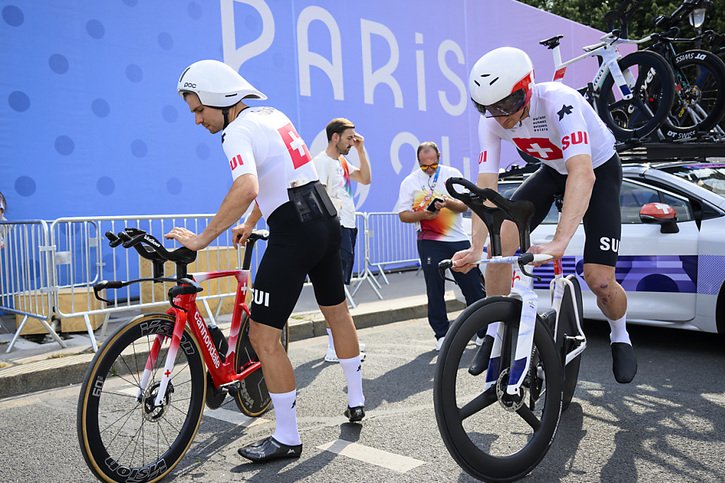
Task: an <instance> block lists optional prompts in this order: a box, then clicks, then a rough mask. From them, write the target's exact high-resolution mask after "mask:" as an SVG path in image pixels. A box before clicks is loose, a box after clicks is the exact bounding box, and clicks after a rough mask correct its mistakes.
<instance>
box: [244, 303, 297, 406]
mask: <svg viewBox="0 0 725 483" xmlns="http://www.w3.org/2000/svg"><path fill="white" fill-rule="evenodd" d="M281 343H282V346H283V347H284V350H285V351H286V350H287V349H288V347H289V325H288V324H285V325H284V327H283V328H282V335H281ZM235 359H236V360H235V362H234V367H235V368H236V370H237V372H239V371H240V369H241V367H242V366H244V365H245V364H247V363H248V362H249V361H257V360H259V358H258V357H257V353H256V352H254V348H253V347H252V343H251V342H250V340H249V316H248V315H247V314H246V313H243V314H242V325H241V329H240V330H239V337H238V338H237V347H236V351H235ZM234 401H235V402H236V404H237V407H238V408H239V410H240V411H241V412H242V413H244V414H245V415H246V416H249V417H253V418H255V417H257V416H261V415H262V414H264V412H265V411H267V410H268V409H269V407H270V405H271V404H272V398H271V397H270V396H269V391H268V390H267V384H266V383H265V382H264V373H263V372H262V369H261V368H260V369H258V370H256V371H254V372H253V373H251V374H249V375H248V376H247V377H245V378H244V379H243V380H242V381H240V383H239V389H238V390H237V392H236V393H235V394H234Z"/></svg>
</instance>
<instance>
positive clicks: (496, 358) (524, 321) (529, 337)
mask: <svg viewBox="0 0 725 483" xmlns="http://www.w3.org/2000/svg"><path fill="white" fill-rule="evenodd" d="M550 259H551V257H550V256H549V255H536V256H535V258H534V262H535V263H537V262H542V261H547V260H550ZM518 262H519V257H518V256H510V257H492V258H490V259H484V260H481V261H480V263H483V264H485V263H496V264H510V265H512V266H513V268H514V272H513V276H512V279H511V280H512V282H511V283H512V288H511V293H512V295H511V296H515V297H518V298H520V299H521V301H522V307H521V319H520V323H519V331H518V338H517V339H516V352H515V356H514V363H513V364H512V367H511V372H510V373H509V380H508V386H507V388H506V392H507V393H508V394H510V395H513V394H518V391H519V388H520V387H521V384H522V383H523V382H524V379H525V376H526V373H527V371H528V370H529V365H530V359H531V351H532V349H533V344H534V326H535V324H536V315H537V306H538V296H537V295H536V292H535V291H534V279H533V277H530V276H528V275H526V274H525V273H524V272H523V271H521V270H519V269H518V268H516V265H517V264H518ZM567 286H569V288H570V289H571V291H572V294H573V293H574V287H573V284H572V283H571V282H570V281H569V280H567V279H566V278H565V277H564V271H563V267H562V263H561V260H560V259H558V260H554V279H553V280H552V281H551V284H550V291H551V296H552V305H551V306H552V308H553V309H554V311H555V312H556V324H555V326H554V334H553V338H554V340H556V339H557V335H558V331H559V320H560V316H561V304H562V302H563V299H564V290H565V288H566V287H567ZM571 303H572V309H573V313H574V314H575V320H576V327H577V331H578V332H579V335H578V336H575V337H577V338H578V340H579V341H580V343H579V344H578V345H577V347H575V348H574V349H573V350H571V351H570V352H568V353H567V354H566V357H565V360H564V361H563V362H564V365H566V364H569V362H571V361H572V360H573V359H574V358H576V357H577V356H578V355H579V354H581V353H582V352H583V351H584V350H585V349H586V346H587V343H586V336H585V335H584V331H583V330H582V327H581V320H580V319H581V314H580V313H579V309H578V308H577V306H576V301H575V300H574V298H573V297H572V298H571ZM497 325H498V327H497V329H496V330H497V336H496V338H495V340H494V343H493V348H492V350H491V356H490V358H489V364H488V371H487V372H486V383H485V385H484V391H486V390H488V389H489V388H490V387H491V386H492V385H493V384H495V383H496V381H497V380H498V378H499V374H500V369H501V348H502V341H503V334H502V330H503V325H502V324H501V323H497Z"/></svg>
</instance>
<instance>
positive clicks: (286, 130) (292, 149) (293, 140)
mask: <svg viewBox="0 0 725 483" xmlns="http://www.w3.org/2000/svg"><path fill="white" fill-rule="evenodd" d="M277 132H278V133H279V135H280V136H282V140H283V141H284V145H285V146H287V151H289V155H290V157H291V158H292V164H293V165H294V167H295V169H298V168H299V167H300V166H304V165H305V164H307V163H309V162H310V161H312V156H310V151H309V150H308V149H307V145H306V144H305V141H304V140H303V139H302V138H301V137H300V135H299V134H297V131H296V130H295V128H294V126H292V123H288V124H286V125H284V126H282V127H281V128H279V129H277Z"/></svg>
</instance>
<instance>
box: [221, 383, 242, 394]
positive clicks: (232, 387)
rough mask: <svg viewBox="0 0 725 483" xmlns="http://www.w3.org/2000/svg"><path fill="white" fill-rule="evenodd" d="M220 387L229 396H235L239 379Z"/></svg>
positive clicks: (237, 391)
mask: <svg viewBox="0 0 725 483" xmlns="http://www.w3.org/2000/svg"><path fill="white" fill-rule="evenodd" d="M222 388H223V389H226V390H227V392H228V393H229V395H230V396H232V397H237V393H239V381H234V382H232V383H229V384H226V385H224V386H222Z"/></svg>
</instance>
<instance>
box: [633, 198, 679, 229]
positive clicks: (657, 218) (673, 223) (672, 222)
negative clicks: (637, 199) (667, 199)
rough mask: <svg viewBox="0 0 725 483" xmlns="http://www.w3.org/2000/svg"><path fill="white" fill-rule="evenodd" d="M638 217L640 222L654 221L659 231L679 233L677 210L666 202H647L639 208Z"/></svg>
mask: <svg viewBox="0 0 725 483" xmlns="http://www.w3.org/2000/svg"><path fill="white" fill-rule="evenodd" d="M639 219H640V221H641V222H642V223H656V224H658V225H660V233H679V231H680V228H679V227H678V226H677V212H676V211H675V209H674V208H673V207H671V206H670V205H668V204H667V203H647V204H646V205H644V206H642V208H640V209H639Z"/></svg>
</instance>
